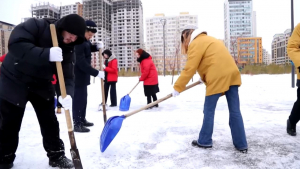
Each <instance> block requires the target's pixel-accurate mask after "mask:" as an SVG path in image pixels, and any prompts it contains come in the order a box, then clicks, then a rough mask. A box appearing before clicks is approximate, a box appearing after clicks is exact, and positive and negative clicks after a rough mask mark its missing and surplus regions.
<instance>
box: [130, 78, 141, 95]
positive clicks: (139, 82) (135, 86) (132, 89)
mask: <svg viewBox="0 0 300 169" xmlns="http://www.w3.org/2000/svg"><path fill="white" fill-rule="evenodd" d="M139 83H140V81H139V82H138V83H137V84H136V85H135V86H134V87H133V89H131V91H130V92H129V93H128V95H129V94H130V93H131V92H132V91H133V90H134V89H135V88H136V87H137V85H138V84H139Z"/></svg>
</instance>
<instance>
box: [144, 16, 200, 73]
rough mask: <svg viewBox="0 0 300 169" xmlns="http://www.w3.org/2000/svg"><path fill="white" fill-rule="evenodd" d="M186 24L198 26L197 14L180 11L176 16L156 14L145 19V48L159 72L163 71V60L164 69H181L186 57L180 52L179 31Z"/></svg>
mask: <svg viewBox="0 0 300 169" xmlns="http://www.w3.org/2000/svg"><path fill="white" fill-rule="evenodd" d="M163 25H165V26H163ZM186 25H195V26H198V16H197V15H190V14H189V13H188V12H181V13H180V14H179V15H178V16H165V15H164V14H156V15H155V16H154V17H151V18H147V19H146V35H147V36H146V49H147V51H148V52H149V53H150V54H151V55H152V57H153V61H154V63H155V65H156V67H157V69H158V71H159V72H163V69H164V61H165V70H166V71H171V70H172V69H173V68H175V70H178V71H181V70H182V69H183V67H184V65H185V62H186V57H185V56H183V55H181V52H180V33H181V31H182V29H183V28H184V26H186ZM164 27H165V29H164V30H163V28H164ZM163 33H165V38H164V37H163ZM164 40H165V58H164Z"/></svg>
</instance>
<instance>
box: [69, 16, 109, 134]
mask: <svg viewBox="0 0 300 169" xmlns="http://www.w3.org/2000/svg"><path fill="white" fill-rule="evenodd" d="M85 23H86V27H87V28H86V32H85V41H84V42H83V43H82V44H81V45H77V46H75V53H76V64H75V93H74V99H73V122H74V131H75V132H89V131H90V129H88V128H86V127H90V126H93V125H94V124H93V123H90V122H88V121H87V120H86V118H85V115H86V105H87V95H88V94H87V86H88V85H90V77H91V76H94V77H96V76H98V77H100V78H102V79H104V71H98V70H96V69H94V68H92V66H91V60H92V58H91V52H97V51H98V50H99V49H100V48H102V47H103V43H102V42H98V43H97V45H92V44H91V42H90V41H89V40H90V39H91V38H92V37H93V36H94V34H95V33H96V32H97V25H96V24H95V23H94V22H93V21H90V20H87V21H86V22H85ZM100 57H101V56H100Z"/></svg>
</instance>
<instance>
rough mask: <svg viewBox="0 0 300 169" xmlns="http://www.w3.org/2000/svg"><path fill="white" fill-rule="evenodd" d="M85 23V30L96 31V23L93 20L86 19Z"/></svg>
mask: <svg viewBox="0 0 300 169" xmlns="http://www.w3.org/2000/svg"><path fill="white" fill-rule="evenodd" d="M85 24H86V30H87V31H91V32H93V33H96V32H97V25H96V24H95V22H93V21H91V20H87V21H85Z"/></svg>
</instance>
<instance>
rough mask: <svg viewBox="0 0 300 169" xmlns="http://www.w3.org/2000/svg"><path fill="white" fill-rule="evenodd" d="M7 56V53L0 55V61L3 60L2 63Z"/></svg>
mask: <svg viewBox="0 0 300 169" xmlns="http://www.w3.org/2000/svg"><path fill="white" fill-rule="evenodd" d="M5 56H6V54H4V55H2V56H1V57H0V62H1V63H2V62H3V61H4V59H5Z"/></svg>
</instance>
